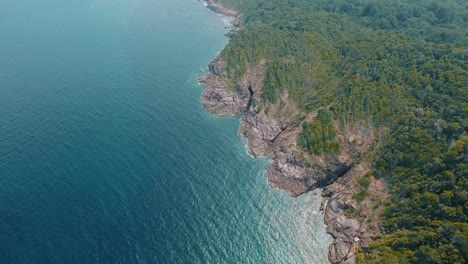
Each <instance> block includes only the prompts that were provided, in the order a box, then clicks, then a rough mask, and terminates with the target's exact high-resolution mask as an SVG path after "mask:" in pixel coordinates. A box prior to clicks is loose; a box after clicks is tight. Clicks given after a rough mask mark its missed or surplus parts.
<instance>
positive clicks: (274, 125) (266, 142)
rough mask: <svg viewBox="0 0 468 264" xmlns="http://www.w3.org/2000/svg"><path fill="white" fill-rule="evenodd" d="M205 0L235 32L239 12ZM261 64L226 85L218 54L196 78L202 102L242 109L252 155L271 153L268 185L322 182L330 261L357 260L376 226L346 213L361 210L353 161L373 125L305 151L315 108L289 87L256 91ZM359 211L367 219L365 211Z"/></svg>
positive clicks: (226, 110)
mask: <svg viewBox="0 0 468 264" xmlns="http://www.w3.org/2000/svg"><path fill="white" fill-rule="evenodd" d="M206 3H207V7H208V8H210V9H211V10H213V11H215V12H218V13H220V14H222V15H229V16H234V17H235V19H234V20H233V21H234V22H233V27H232V29H231V31H230V32H233V34H227V35H228V36H233V35H235V34H237V32H239V31H240V30H241V29H242V23H240V22H239V21H241V15H239V13H238V12H237V11H235V10H234V9H232V8H226V7H224V6H222V5H221V4H219V3H218V2H215V1H214V0H208V1H207V2H206ZM236 21H237V22H236ZM233 30H234V31H233ZM234 32H235V33H234ZM264 64H265V61H262V62H260V64H259V65H258V66H256V67H255V68H249V69H248V70H247V73H246V74H244V75H243V76H242V78H241V80H240V81H238V82H237V83H235V88H234V89H233V88H231V89H229V88H228V87H229V86H228V85H227V84H226V80H227V79H229V77H228V74H227V71H226V63H225V62H224V61H223V60H222V59H221V58H219V57H218V58H216V59H215V60H214V61H212V62H211V63H210V64H209V73H208V74H207V76H205V77H204V78H200V82H201V83H202V84H205V85H206V89H205V90H204V92H203V94H202V104H203V107H204V108H205V109H207V110H208V111H209V112H210V113H212V114H214V115H217V116H233V115H242V118H241V129H240V132H239V133H240V135H241V136H242V137H245V138H246V139H247V146H248V149H249V153H250V154H251V155H253V156H254V157H256V158H260V157H266V156H271V157H273V161H272V164H271V166H270V168H269V170H268V179H269V182H270V185H271V186H272V187H277V188H280V189H283V190H286V191H288V192H290V193H291V195H292V196H295V197H297V196H299V195H301V194H304V193H306V192H308V191H311V190H314V189H317V188H323V193H322V196H323V197H324V202H323V203H322V208H321V209H322V210H323V211H324V222H325V224H326V225H327V232H328V233H329V234H330V235H332V236H333V238H334V241H333V243H332V244H331V245H330V247H329V253H328V258H329V261H330V262H331V263H348V264H351V263H356V261H357V260H356V249H357V248H358V247H359V245H361V246H362V245H366V244H368V243H369V242H370V241H371V240H372V239H373V238H374V237H375V234H377V233H378V232H379V228H378V226H370V223H365V222H364V221H363V220H362V219H361V221H358V220H356V219H354V218H353V217H350V214H352V213H353V212H358V211H360V209H359V208H358V204H357V203H356V202H355V201H354V200H353V199H352V196H353V195H354V194H356V193H357V192H359V188H357V187H355V185H356V184H355V181H356V177H358V176H362V175H363V174H365V172H366V170H365V169H364V168H363V167H362V166H355V163H356V161H357V160H358V159H359V158H360V157H362V156H365V155H366V154H367V153H368V152H369V149H370V145H371V142H373V141H374V139H375V135H374V134H373V132H372V131H373V130H372V129H365V128H362V127H361V128H347V129H344V130H343V131H342V133H340V134H339V136H338V141H339V143H340V145H341V146H342V153H341V154H340V155H339V156H338V157H335V158H331V159H324V158H323V157H318V156H311V155H308V153H304V151H302V150H301V149H300V147H299V146H298V145H297V138H298V135H299V133H300V132H301V129H302V123H303V122H304V121H309V122H310V121H313V120H314V119H315V118H316V116H317V113H316V112H315V113H311V114H307V115H306V114H303V113H301V111H299V110H298V109H297V108H296V107H295V105H294V102H292V99H290V98H289V95H288V94H287V93H285V94H283V95H282V98H281V101H282V102H285V103H283V104H282V105H279V104H268V105H266V104H265V103H264V102H263V101H262V100H261V98H260V96H259V95H260V94H261V92H262V89H263V83H264V79H265V70H264V67H263V66H264ZM285 112H287V113H288V114H284V113H285ZM336 125H337V126H338V124H336ZM360 214H361V215H364V219H367V218H366V216H365V214H366V213H365V212H364V213H362V212H361V213H360ZM363 222H364V224H362V223H363Z"/></svg>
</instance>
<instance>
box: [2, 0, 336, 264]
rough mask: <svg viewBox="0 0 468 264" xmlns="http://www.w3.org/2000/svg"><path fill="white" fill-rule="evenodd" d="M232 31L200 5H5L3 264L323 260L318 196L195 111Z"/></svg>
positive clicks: (171, 1) (176, 0) (80, 1)
mask: <svg viewBox="0 0 468 264" xmlns="http://www.w3.org/2000/svg"><path fill="white" fill-rule="evenodd" d="M224 32H225V29H224V25H223V23H222V21H221V19H220V17H219V16H217V15H216V14H214V13H212V12H210V11H209V10H207V9H206V8H205V7H204V6H203V5H202V3H201V2H199V1H196V0H42V1H37V0H15V1H0V40H1V41H0V258H1V260H0V262H2V263H322V262H324V261H325V259H326V249H327V247H328V244H329V243H330V238H329V237H328V236H326V235H325V231H324V228H323V222H322V215H321V214H320V213H316V210H318V206H319V203H320V199H319V198H318V197H316V196H314V195H313V194H309V195H305V196H303V197H301V198H299V199H292V198H290V197H289V195H288V194H287V193H285V192H283V191H279V190H274V189H270V188H269V187H268V183H267V179H266V175H265V170H266V168H267V166H268V161H267V160H263V161H258V160H254V159H252V158H251V157H250V156H248V155H247V153H246V150H245V147H244V145H243V143H242V140H241V139H239V138H238V137H237V134H238V129H239V121H238V119H239V118H238V117H231V118H217V117H214V116H211V115H210V114H209V113H207V112H206V111H204V110H203V109H202V108H201V104H200V94H201V92H202V89H203V87H200V86H197V82H196V79H197V77H199V76H202V75H203V74H204V72H206V70H205V69H206V65H207V64H208V62H209V61H210V60H211V59H213V58H214V57H215V56H216V54H217V52H219V51H220V50H221V49H222V48H223V46H224V45H225V44H226V43H227V41H228V40H227V39H226V38H225V37H224V36H223V33H224ZM202 69H203V70H202ZM202 71H204V72H202Z"/></svg>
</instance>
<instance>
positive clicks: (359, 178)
mask: <svg viewBox="0 0 468 264" xmlns="http://www.w3.org/2000/svg"><path fill="white" fill-rule="evenodd" d="M220 2H222V3H223V4H224V5H225V6H229V7H233V8H235V9H236V10H238V11H239V13H240V14H242V15H241V16H240V17H239V20H241V22H242V23H241V24H242V27H243V29H242V30H240V32H237V31H236V32H235V34H232V37H231V39H230V42H229V44H228V45H227V46H226V48H225V49H224V50H223V51H222V53H221V54H220V55H219V57H218V58H216V60H215V61H213V62H212V63H211V64H210V71H211V73H210V74H209V75H208V76H207V77H206V78H205V80H204V81H205V82H206V83H207V86H208V88H207V90H206V91H205V93H204V106H205V107H206V108H207V109H208V110H210V111H211V112H213V113H215V114H218V115H235V114H240V113H244V116H243V118H242V127H241V134H242V135H243V136H245V137H247V138H248V139H249V149H250V152H251V153H252V154H253V155H254V156H256V157H262V156H267V155H273V156H274V160H273V164H272V167H271V168H270V170H269V173H268V175H269V179H270V182H271V184H272V185H273V186H276V187H280V188H282V189H285V190H288V191H290V192H291V193H292V194H293V195H300V194H302V193H304V192H307V191H310V190H312V189H314V188H317V187H324V188H325V191H324V196H325V197H326V201H328V204H324V210H325V222H326V223H327V225H328V232H329V233H331V234H332V235H333V237H334V238H335V242H334V244H333V245H331V247H330V253H329V259H330V261H331V262H332V263H343V262H348V263H353V262H356V261H357V262H359V263H466V262H467V261H468V259H467V257H466V256H468V221H467V220H468V218H467V215H468V165H467V162H468V134H467V124H468V118H467V114H468V86H467V80H468V63H467V61H468V30H467V29H468V2H466V1H462V0H447V1H441V0H436V1H425V0H414V1H401V2H397V1H379V0H335V1H328V0H315V1H306V0H296V1H292V0H289V1H284V0H269V1H267V0H249V1H247V0H222V1H220Z"/></svg>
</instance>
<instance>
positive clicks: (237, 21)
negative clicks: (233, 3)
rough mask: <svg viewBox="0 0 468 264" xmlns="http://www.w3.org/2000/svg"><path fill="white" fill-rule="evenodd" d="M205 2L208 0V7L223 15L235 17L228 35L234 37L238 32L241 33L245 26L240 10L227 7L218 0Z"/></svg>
mask: <svg viewBox="0 0 468 264" xmlns="http://www.w3.org/2000/svg"><path fill="white" fill-rule="evenodd" d="M205 2H206V5H207V7H208V8H209V9H210V10H212V11H213V12H216V13H218V14H221V15H223V16H228V17H232V18H233V20H232V22H231V28H230V30H229V32H228V33H226V36H227V37H233V36H235V35H236V34H237V33H239V31H241V30H242V27H243V22H242V17H241V15H240V14H239V12H237V10H235V9H234V8H229V7H226V6H224V5H222V4H220V3H218V2H216V1H215V0H206V1H205Z"/></svg>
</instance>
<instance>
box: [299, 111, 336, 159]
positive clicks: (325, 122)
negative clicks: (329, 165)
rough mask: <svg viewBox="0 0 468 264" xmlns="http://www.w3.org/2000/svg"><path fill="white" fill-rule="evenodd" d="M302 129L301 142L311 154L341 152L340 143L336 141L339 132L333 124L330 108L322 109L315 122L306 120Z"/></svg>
mask: <svg viewBox="0 0 468 264" xmlns="http://www.w3.org/2000/svg"><path fill="white" fill-rule="evenodd" d="M302 129H303V132H302V133H301V134H300V136H299V144H300V145H301V146H302V147H303V148H304V149H307V151H308V152H309V154H315V155H321V154H339V153H340V144H339V143H338V142H337V141H336V136H337V134H338V132H337V131H336V129H335V127H334V126H333V124H332V117H331V113H330V112H329V111H328V110H321V111H320V112H319V113H318V115H317V119H316V120H314V122H311V123H309V122H304V123H303V125H302Z"/></svg>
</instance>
